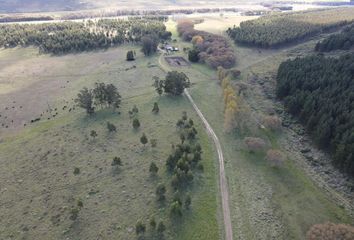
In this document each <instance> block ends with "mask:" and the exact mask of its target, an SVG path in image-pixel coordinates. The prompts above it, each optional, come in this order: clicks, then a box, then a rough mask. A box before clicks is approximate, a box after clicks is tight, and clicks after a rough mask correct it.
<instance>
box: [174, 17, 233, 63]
mask: <svg viewBox="0 0 354 240" xmlns="http://www.w3.org/2000/svg"><path fill="white" fill-rule="evenodd" d="M177 31H178V34H179V35H180V36H181V37H182V39H183V40H185V41H191V42H192V43H193V46H194V49H193V50H191V51H190V52H189V60H191V61H192V62H197V61H199V62H202V63H206V64H207V65H208V66H210V67H212V68H217V67H218V66H223V67H224V68H231V67H233V66H234V65H235V61H236V56H235V53H234V50H233V48H232V46H231V45H230V44H229V42H228V41H227V39H225V38H224V37H222V36H219V35H216V34H212V33H207V32H204V31H198V30H195V29H194V23H193V22H192V21H189V20H183V21H180V22H179V23H178V25H177Z"/></svg>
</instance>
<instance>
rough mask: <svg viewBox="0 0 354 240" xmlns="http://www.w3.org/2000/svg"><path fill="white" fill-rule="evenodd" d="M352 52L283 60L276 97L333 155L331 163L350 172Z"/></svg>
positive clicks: (353, 155)
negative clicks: (333, 55)
mask: <svg viewBox="0 0 354 240" xmlns="http://www.w3.org/2000/svg"><path fill="white" fill-rule="evenodd" d="M353 62H354V54H351V55H345V56H342V57H340V58H339V59H336V58H326V57H323V56H310V57H306V58H297V59H295V60H288V61H286V62H283V63H282V64H281V65H280V67H279V70H278V75H277V88H276V93H277V96H278V97H279V98H280V99H282V100H283V102H284V105H285V107H286V109H287V110H288V111H289V112H290V113H292V114H293V115H294V116H298V118H299V120H300V121H301V122H302V123H303V124H304V126H305V127H306V129H307V130H308V131H309V132H310V134H311V136H312V137H313V139H314V140H315V142H316V143H317V144H318V145H319V146H320V147H321V148H323V149H326V150H328V151H330V152H331V153H332V154H333V160H334V164H335V165H336V166H337V167H338V168H340V169H342V170H343V171H345V172H347V173H349V174H350V175H352V176H353V175H354V142H353V132H354V122H353V119H354V118H353V114H354V108H353V104H352V102H353V101H354V82H353V78H354V71H353Z"/></svg>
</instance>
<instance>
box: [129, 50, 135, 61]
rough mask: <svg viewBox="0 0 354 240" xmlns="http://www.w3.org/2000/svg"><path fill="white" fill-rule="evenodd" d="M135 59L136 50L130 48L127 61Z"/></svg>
mask: <svg viewBox="0 0 354 240" xmlns="http://www.w3.org/2000/svg"><path fill="white" fill-rule="evenodd" d="M134 60H135V56H134V52H133V51H132V50H129V51H128V52H127V61H134Z"/></svg>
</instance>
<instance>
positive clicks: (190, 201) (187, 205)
mask: <svg viewBox="0 0 354 240" xmlns="http://www.w3.org/2000/svg"><path fill="white" fill-rule="evenodd" d="M191 204H192V198H191V196H190V195H189V194H188V195H187V196H186V199H185V200H184V206H185V207H186V209H189V208H190V206H191Z"/></svg>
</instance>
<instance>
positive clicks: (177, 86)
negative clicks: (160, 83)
mask: <svg viewBox="0 0 354 240" xmlns="http://www.w3.org/2000/svg"><path fill="white" fill-rule="evenodd" d="M189 86H190V81H189V78H188V77H187V75H186V74H184V73H183V72H177V71H172V72H168V73H167V76H166V78H165V81H164V90H165V93H168V94H171V95H174V96H178V95H181V94H182V93H183V91H184V89H185V88H189Z"/></svg>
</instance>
